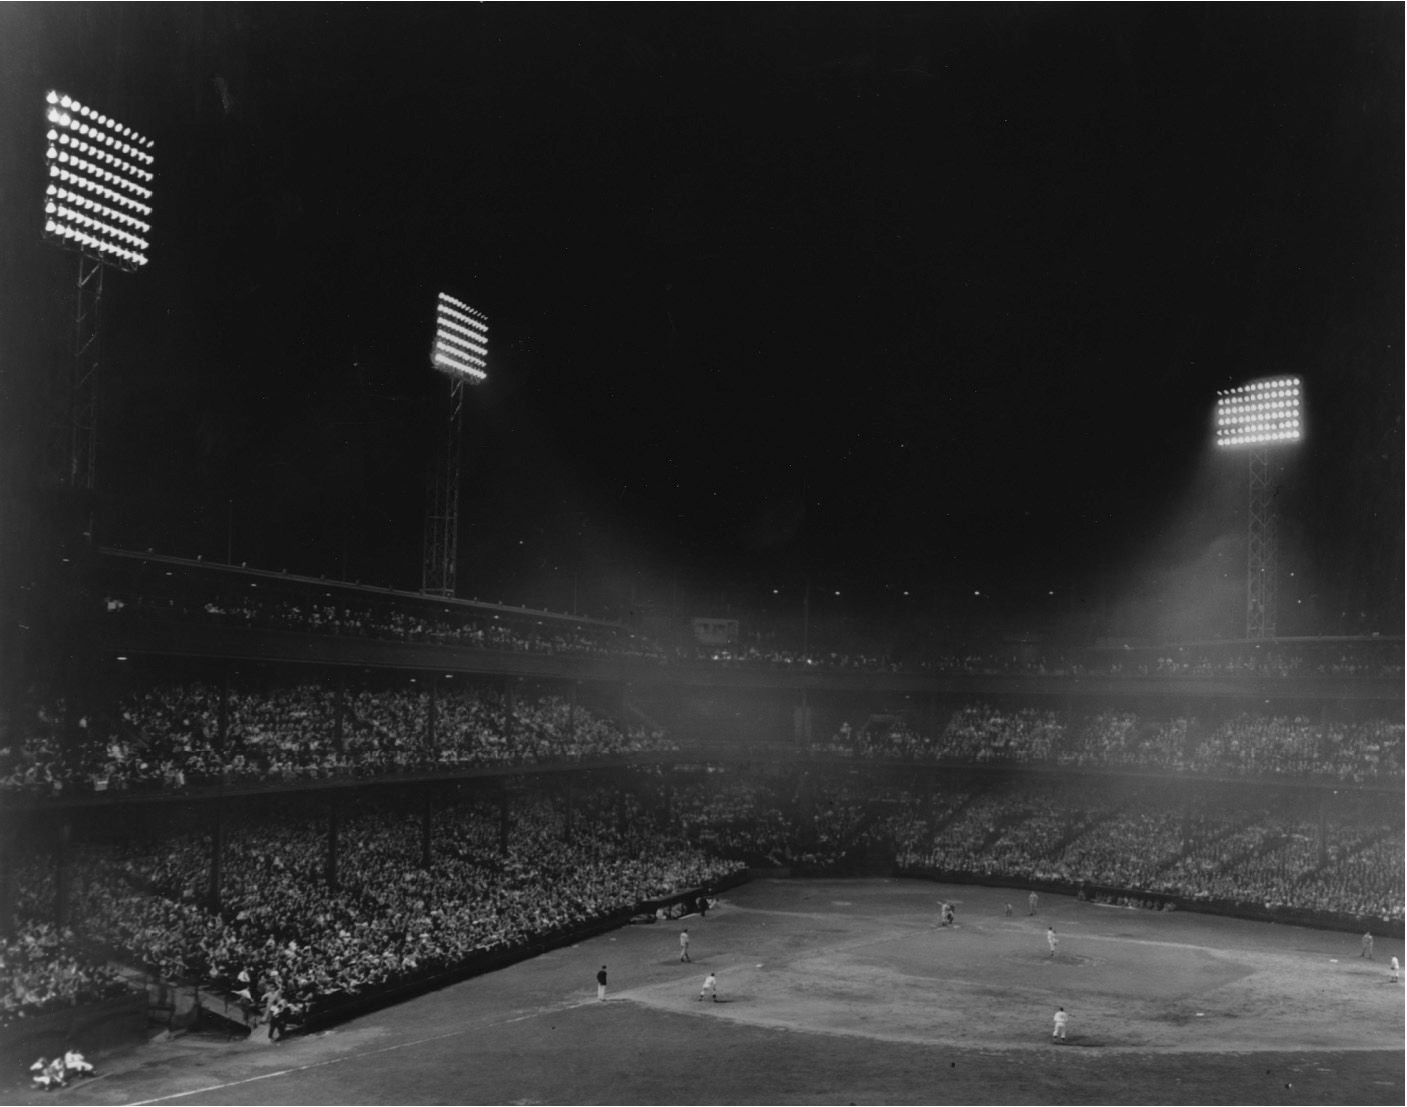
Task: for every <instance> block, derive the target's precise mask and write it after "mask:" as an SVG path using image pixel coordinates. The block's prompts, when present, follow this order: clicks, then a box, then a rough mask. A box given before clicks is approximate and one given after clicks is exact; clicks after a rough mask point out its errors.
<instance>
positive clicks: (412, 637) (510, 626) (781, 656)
mask: <svg viewBox="0 0 1407 1107" xmlns="http://www.w3.org/2000/svg"><path fill="white" fill-rule="evenodd" d="M113 567H114V568H120V567H126V568H130V567H131V566H130V565H127V564H125V563H122V564H121V565H119V564H118V563H114V566H113ZM212 573H215V570H213V569H212V568H211V567H209V566H200V567H194V566H185V567H182V568H179V569H178V568H175V567H174V565H173V567H172V569H170V570H168V571H166V572H165V573H164V574H162V575H159V576H155V577H148V578H146V580H145V581H142V582H140V583H138V582H134V581H133V580H132V579H123V578H122V574H121V573H118V574H117V575H116V576H114V577H113V579H112V580H111V581H110V582H109V586H108V590H107V592H106V593H105V594H103V595H102V596H101V599H100V600H98V601H97V606H98V609H99V610H100V611H102V612H105V613H106V614H107V615H108V616H109V617H110V618H113V619H126V620H140V619H158V620H170V619H173V618H175V619H181V620H194V621H198V622H204V623H210V624H216V625H224V626H236V627H247V628H259V629H269V630H289V631H296V632H302V633H314V634H329V635H344V636H350V637H358V638H380V639H386V640H391V641H399V642H414V643H436V644H442V645H451V646H457V647H465V648H471V649H484V650H494V651H500V652H510V653H535V654H553V655H564V656H609V657H619V658H625V659H632V660H635V661H640V662H648V663H651V664H664V663H667V662H668V663H672V664H686V665H717V666H723V667H748V668H770V669H780V670H788V671H793V670H816V671H846V670H859V671H868V672H903V673H929V674H986V675H997V674H1021V675H1035V676H1041V675H1044V676H1137V677H1170V678H1177V677H1272V678H1277V679H1291V678H1294V677H1301V676H1331V677H1342V678H1378V679H1381V678H1392V677H1401V676H1402V675H1403V673H1404V668H1403V652H1402V645H1401V642H1400V641H1389V640H1383V639H1362V640H1361V641H1358V642H1345V641H1344V640H1342V639H1323V640H1306V641H1302V642H1287V643H1275V644H1266V645H1263V646H1255V647H1250V646H1245V645H1241V644H1237V643H1227V644H1225V645H1217V644H1205V645H1196V646H1163V647H1151V646H1137V647H1131V648H1120V649H1115V648H1098V649H1075V648H1065V647H1060V648H1057V647H1055V646H1053V645H1051V644H1046V645H1044V646H1041V645H1036V644H1030V643H1021V644H1016V643H1013V644H1002V645H998V644H992V643H987V644H982V645H976V644H970V643H969V644H962V645H957V644H951V643H948V644H938V643H929V644H927V645H925V646H919V647H916V648H911V649H909V650H906V651H903V652H902V655H901V654H897V653H895V652H894V651H893V650H891V648H890V647H889V646H887V645H884V644H883V643H884V640H885V638H886V631H885V628H882V627H879V628H875V629H872V630H871V631H870V634H869V637H868V639H867V640H866V643H867V644H858V643H859V639H857V638H856V637H855V636H856V635H857V634H859V633H860V632H859V631H858V629H854V628H852V631H851V632H850V633H849V635H848V638H847V640H846V641H839V640H827V641H818V639H817V637H816V636H812V638H811V640H810V642H809V643H808V642H806V640H805V639H804V638H803V637H801V636H800V635H795V637H796V640H795V641H792V640H789V639H790V638H791V637H792V636H793V634H794V632H792V633H782V632H780V631H779V630H778V629H777V628H776V627H770V628H769V625H768V624H767V623H766V622H765V621H764V620H761V619H757V620H747V619H743V620H741V621H742V622H743V623H744V624H750V625H748V629H747V630H746V631H745V632H744V633H743V634H742V635H741V636H740V637H739V639H738V640H737V641H734V642H731V643H728V644H716V643H707V642H702V641H692V640H687V641H686V640H683V639H681V640H679V641H677V642H674V643H673V644H671V645H670V646H669V647H668V648H666V647H665V646H664V645H662V644H661V643H660V642H659V641H657V640H655V639H654V638H651V637H650V636H649V635H647V634H642V633H638V632H636V631H633V630H631V629H630V628H628V627H625V626H622V625H619V624H614V623H607V622H602V621H599V620H589V619H578V618H575V617H570V616H565V615H556V614H551V613H547V612H539V611H531V610H528V609H526V608H512V607H509V606H505V605H502V604H497V605H492V604H477V603H458V602H456V603H445V602H441V601H437V600H436V599H434V598H433V597H429V596H423V595H416V594H411V593H389V592H386V593H383V592H381V591H380V590H374V589H365V588H361V587H352V586H348V585H346V584H337V585H335V586H334V585H328V584H326V583H323V582H316V581H312V580H306V581H304V580H302V579H301V578H290V579H288V580H283V579H280V578H277V577H274V578H273V579H268V578H269V577H270V574H257V575H256V574H241V573H239V572H238V571H235V570H229V569H225V568H224V567H220V568H219V571H218V573H215V575H211V574H212ZM230 574H232V575H230ZM168 578H170V579H169V580H168ZM677 629H680V630H682V629H683V628H682V627H680V628H677ZM823 637H829V638H831V639H834V638H835V635H830V636H823Z"/></svg>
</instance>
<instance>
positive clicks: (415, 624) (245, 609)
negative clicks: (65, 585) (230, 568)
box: [101, 583, 664, 662]
mask: <svg viewBox="0 0 1407 1107" xmlns="http://www.w3.org/2000/svg"><path fill="white" fill-rule="evenodd" d="M101 610H102V611H103V612H104V613H105V614H106V615H107V616H108V617H110V618H112V619H122V620H142V619H156V620H170V619H180V620H190V621H195V622H201V623H207V624H211V625H216V626H232V627H240V628H246V629H261V630H289V631H298V632H301V633H311V634H330V635H344V636H348V637H356V638H380V639H386V640H389V641H396V642H412V643H435V644H439V645H449V646H457V647H464V648H468V649H482V650H496V651H499V652H509V653H535V654H557V655H569V656H608V657H627V658H634V659H636V660H642V661H652V662H659V661H662V660H663V659H664V653H663V651H662V650H661V649H660V647H659V645H658V644H657V643H655V642H654V641H652V640H651V639H649V638H647V637H645V636H643V635H639V634H635V633H633V632H631V631H629V630H627V629H625V628H624V627H618V626H613V625H608V624H604V623H589V622H584V621H580V620H568V619H567V618H564V617H553V616H550V615H547V614H546V613H537V612H530V611H527V610H524V611H523V612H522V613H521V614H519V613H517V612H512V613H503V612H498V611H492V610H489V609H486V608H479V607H471V606H467V605H466V606H458V605H455V606H451V605H448V604H444V603H440V604H436V603H435V601H433V600H424V599H420V598H414V599H412V598H410V597H406V598H404V599H400V600H399V601H397V602H394V603H393V602H388V601H387V600H386V599H385V598H383V597H380V596H372V595H362V594H358V593H356V592H346V593H339V594H338V595H337V597H336V598H333V596H332V594H331V593H329V594H327V595H325V596H323V597H321V598H318V597H313V596H312V595H309V596H307V597H303V598H298V599H293V598H289V597H287V596H278V595H270V594H261V593H260V592H259V591H258V589H257V583H255V584H251V585H246V586H245V587H243V588H230V589H229V590H226V591H223V592H221V593H220V594H218V595H215V596H213V597H208V598H206V597H202V598H188V597H183V596H157V595H134V594H128V595H106V596H104V597H103V599H102V602H101Z"/></svg>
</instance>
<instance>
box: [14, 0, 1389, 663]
mask: <svg viewBox="0 0 1407 1107" xmlns="http://www.w3.org/2000/svg"><path fill="white" fill-rule="evenodd" d="M0 69H3V71H4V72H3V75H0V82H3V85H0V92H2V93H3V97H2V98H0V103H2V104H3V108H0V111H3V119H0V129H3V142H4V146H3V148H2V149H0V155H3V161H4V163H5V168H4V170H3V173H4V176H3V187H4V193H3V213H2V214H0V221H3V235H4V237H3V240H0V246H2V247H3V248H4V253H5V258H4V260H3V262H0V265H3V269H0V274H3V279H4V282H5V283H4V286H3V287H4V289H5V291H6V293H7V295H6V303H7V307H6V309H5V316H4V318H5V323H6V327H5V332H6V334H5V337H4V338H3V339H0V341H3V342H5V343H6V348H5V360H6V364H7V368H6V370H5V375H6V380H5V392H4V394H3V398H4V399H5V401H6V402H7V404H8V407H9V411H10V414H9V415H8V416H7V419H8V420H10V421H11V423H12V425H15V426H27V427H33V426H37V425H38V424H39V423H40V422H41V421H42V420H41V418H40V416H39V415H38V414H36V413H39V412H40V411H41V409H40V407H39V406H38V405H39V400H38V399H37V397H38V396H39V394H40V389H39V387H38V385H37V384H35V381H36V380H38V379H40V378H41V377H42V376H43V374H44V373H46V372H48V371H51V369H52V367H53V366H55V365H60V364H61V363H62V361H61V357H60V356H59V353H58V346H57V339H55V337H54V336H55V335H56V334H60V333H61V332H62V327H63V320H64V318H65V315H64V312H65V310H66V309H65V306H64V302H63V297H64V295H65V294H66V292H67V283H68V282H70V281H71V277H72V272H73V260H72V258H71V256H68V255H65V254H63V253H61V252H60V251H57V250H55V249H53V248H52V247H51V246H49V245H48V244H46V243H44V242H43V241H42V240H41V238H40V236H39V234H38V226H39V215H38V199H37V198H38V196H39V194H40V192H42V178H41V176H40V174H41V165H42V149H41V146H40V139H41V137H42V132H41V128H40V124H39V118H40V111H39V100H40V97H41V95H42V92H43V90H44V89H45V88H47V87H50V86H58V87H61V88H63V89H65V90H67V91H71V92H73V93H74V94H75V95H78V96H80V97H81V98H83V99H85V100H87V101H89V102H92V103H94V104H95V105H98V106H100V107H101V106H102V105H104V104H106V105H108V107H107V108H106V109H105V110H108V111H110V112H111V114H113V115H115V116H117V117H118V118H120V119H123V120H127V121H130V122H132V123H133V124H134V125H139V126H141V127H144V128H145V129H146V130H148V131H149V132H150V133H152V134H153V135H154V136H155V137H156V138H157V140H158V155H159V160H158V163H157V166H156V168H157V171H158V180H157V189H158V191H157V198H156V200H155V201H154V204H155V207H156V214H155V217H154V220H153V222H154V224H155V230H154V231H153V235H152V239H153V250H152V254H153V262H152V264H151V265H150V267H149V269H148V271H147V272H144V273H142V274H141V275H140V276H130V275H127V274H121V273H117V274H112V275H111V276H110V277H109V280H108V284H107V290H106V298H105V302H104V310H105V315H104V323H103V326H104V331H103V340H104V354H105V363H104V369H103V372H104V377H103V400H102V413H101V427H102V430H101V447H100V449H101V453H100V457H99V467H98V479H99V485H100V492H101V496H102V518H103V520H104V522H103V526H102V534H103V535H104V540H105V541H108V542H111V543H113V544H119V545H127V546H138V547H142V548H145V547H148V546H150V547H154V548H156V549H158V550H160V551H163V552H170V553H178V554H195V553H203V554H204V555H205V556H207V557H211V558H216V559H222V558H223V557H224V556H225V552H226V548H227V543H228V544H229V545H230V547H231V548H232V550H233V554H234V560H236V561H241V560H248V561H249V562H250V563H251V564H258V565H260V566H263V567H288V568H289V569H291V570H295V571H305V572H306V571H311V572H314V573H316V572H323V571H326V572H327V573H328V575H341V573H342V571H343V567H344V566H345V570H346V573H347V575H348V576H350V577H355V578H360V579H371V580H377V581H384V582H388V583H389V582H394V583H396V584H398V585H404V586H412V587H413V586H415V585H417V584H418V581H419V565H420V538H421V527H422V517H423V509H424V494H423V486H424V472H425V467H426V464H427V461H428V454H429V444H430V443H431V442H432V441H433V439H434V437H435V434H436V433H437V432H436V430H435V428H436V426H437V423H436V419H437V418H439V417H440V415H441V413H442V412H443V411H444V405H445V388H446V386H445V385H444V382H443V381H442V380H441V379H440V378H437V377H435V376H434V375H433V374H432V373H431V372H430V370H429V368H428V345H429V340H430V332H431V328H432V324H433V305H434V296H435V293H436V292H437V291H438V290H439V289H441V288H445V289H448V290H451V291H453V292H455V293H456V294H458V295H460V296H461V297H462V298H463V299H465V300H467V301H468V302H469V303H471V304H474V305H475V306H477V307H479V308H481V309H482V310H483V311H485V312H487V313H488V315H489V317H490V321H491V327H492V343H491V363H492V367H491V372H492V379H491V381H490V383H489V384H487V385H486V386H484V387H483V388H480V389H477V390H475V391H474V392H473V393H472V394H471V396H470V405H469V415H468V418H467V422H466V428H465V432H466V433H465V438H466V447H467V448H466V452H465V457H464V469H463V472H464V497H463V502H462V508H461V510H462V514H463V518H464V522H465V530H464V536H463V539H462V544H461V550H462V553H463V561H462V564H461V569H460V591H461V593H462V594H466V595H480V596H483V597H485V598H491V599H497V598H500V597H501V598H504V599H508V600H513V601H517V600H523V601H526V602H534V603H537V602H542V603H547V604H549V605H551V606H554V607H562V606H565V601H564V596H565V595H566V591H565V590H566V589H568V588H569V585H568V584H566V583H564V582H565V581H567V579H568V578H569V576H570V574H571V573H572V572H573V571H575V572H576V573H577V574H578V576H579V578H580V580H581V582H582V587H583V588H584V589H587V588H593V587H594V588H596V589H597V590H598V592H600V594H601V595H607V594H612V593H613V590H614V592H619V591H620V590H622V589H624V588H627V587H629V585H630V584H631V583H633V584H634V585H635V586H636V588H637V589H638V590H639V592H640V594H641V595H646V596H648V595H661V594H662V590H668V589H672V588H673V583H674V581H675V579H676V578H677V579H678V581H679V587H680V588H682V589H683V590H684V591H685V592H686V594H689V595H691V596H699V597H702V596H705V595H707V596H713V595H714V594H715V592H714V590H716V589H719V588H723V587H727V588H728V590H729V592H730V594H731V595H732V596H734V597H735V598H737V599H738V600H739V601H740V602H751V600H750V597H754V596H764V595H770V589H771V587H774V586H777V587H780V588H781V589H782V590H783V591H784V592H785V591H786V590H795V589H796V588H797V587H798V586H799V582H800V581H801V580H802V579H803V578H809V579H811V580H812V581H813V582H816V584H817V587H818V588H820V587H821V586H825V587H826V588H830V589H832V590H837V589H838V590H843V591H844V592H846V593H847V594H848V595H855V594H857V593H858V594H860V595H861V596H867V597H871V598H872V599H873V600H874V602H878V600H879V599H880V598H883V597H886V596H887V597H889V598H891V599H892V598H893V597H894V596H896V595H897V594H900V593H902V591H906V590H907V591H910V592H911V594H912V596H913V603H915V604H916V605H930V607H931V608H932V609H934V610H951V609H952V605H953V604H955V603H957V602H958V601H957V600H956V599H955V597H968V596H970V595H971V594H972V593H973V592H974V591H984V592H985V593H986V594H987V595H988V596H991V597H994V598H995V599H994V603H995V607H994V610H995V609H996V608H1000V609H1001V610H1002V611H1003V612H1005V613H1012V612H1023V611H1028V610H1029V611H1033V612H1034V611H1039V610H1046V611H1047V613H1048V609H1050V608H1051V607H1054V608H1056V609H1058V610H1060V611H1064V612H1073V611H1075V610H1077V609H1079V610H1082V611H1083V610H1089V609H1093V608H1098V609H1099V610H1100V611H1101V612H1103V613H1104V615H1105V616H1106V618H1107V620H1109V626H1108V629H1119V630H1123V631H1135V630H1136V631H1140V632H1147V633H1155V632H1156V633H1171V634H1176V635H1177V636H1179V637H1193V638H1195V637H1202V636H1205V635H1210V634H1213V633H1218V634H1221V633H1235V632H1236V631H1235V624H1236V622H1237V619H1238V617H1239V616H1238V610H1237V605H1238V604H1243V602H1244V601H1243V600H1242V599H1240V598H1238V597H1237V596H1236V594H1235V592H1234V589H1235V588H1236V587H1238V586H1243V583H1244V557H1245V554H1244V526H1245V521H1244V512H1245V497H1246V489H1245V484H1246V477H1245V462H1244V459H1243V458H1231V457H1217V456H1213V451H1212V447H1211V445H1210V440H1211V436H1210V430H1209V417H1210V410H1211V404H1212V402H1213V400H1214V397H1215V391H1216V389H1218V388H1222V387H1228V386H1230V385H1234V384H1238V383H1241V382H1243V381H1245V380H1247V379H1251V378H1253V377H1256V376H1263V375H1270V374H1277V373H1286V372H1290V373H1297V374H1300V375H1301V376H1302V377H1303V378H1304V380H1305V385H1306V391H1307V395H1308V403H1309V412H1308V422H1309V430H1310V437H1309V439H1308V441H1307V442H1306V443H1305V444H1304V445H1303V446H1302V447H1301V448H1300V449H1299V450H1298V451H1297V453H1296V454H1295V456H1294V457H1293V458H1290V459H1287V464H1286V468H1285V471H1284V474H1283V480H1282V484H1281V492H1280V519H1281V533H1282V539H1281V552H1280V559H1281V568H1282V571H1283V574H1284V575H1283V578H1282V579H1283V580H1284V584H1283V585H1282V589H1281V605H1282V606H1281V611H1282V614H1281V629H1282V632H1286V633H1313V632H1326V633H1336V632H1340V631H1348V632H1357V631H1360V630H1365V629H1368V630H1379V631H1382V632H1384V633H1401V630H1402V602H1403V601H1402V569H1403V467H1402V462H1403V438H1402V413H1403V403H1404V400H1403V360H1402V345H1401V343H1402V337H1403V300H1404V288H1403V279H1402V277H1403V265H1402V262H1403V161H1404V157H1403V133H1404V123H1403V82H1404V73H1403V9H1402V7H1401V5H1397V4H1390V5H1389V4H1384V5H1361V6H1359V5H1331V6H1318V5H1284V6H1281V5H1255V6H1248V7H1239V6H1232V5H1210V6H1194V5H1178V6H1174V7H1169V8H1164V7H1159V6H1154V5H1141V4H1140V5H1130V6H1116V5H1099V6H1092V7H1067V6H1060V5H1035V6H1026V5H992V6H987V5H962V6H956V7H942V6H930V5H924V6H913V7H904V8H888V7H884V6H881V5H877V4H867V5H862V6H856V7H848V6H830V5H827V6H815V7H806V6H792V5H777V6H768V7H754V6H744V5H736V6H728V7H718V8H713V7H695V6H688V7H685V6H660V7H652V6H645V5H633V6H614V5H591V6H574V7H566V8H564V7H558V6H555V5H532V6H521V7H520V6H484V5H477V6H467V5H454V6H450V5H437V6H434V7H424V8H421V7H415V6H411V5H394V6H385V7H376V8H366V7H362V6H354V5H349V6H345V7H314V6H291V5H289V6H270V7H262V6H245V5H230V6H216V5H199V6H197V5H172V6H161V7H157V6H151V7H147V6H129V5H111V6H89V5H86V4H69V5H53V6H40V5H29V4H22V5H7V6H5V8H4V9H3V10H0ZM26 104H32V105H33V109H32V110H31V109H30V108H28V107H26V106H25V105H26ZM18 437H19V438H23V437H24V436H18ZM10 456H14V455H10ZM231 531H232V537H231V534H230V533H229V532H231ZM1291 572H1293V573H1294V574H1295V576H1294V577H1293V578H1291V577H1290V576H1289V573H1291ZM886 588H888V590H889V591H888V592H886V591H885V590H886ZM1051 592H1054V593H1056V598H1054V599H1053V600H1052V599H1050V597H1049V595H1048V594H1049V593H1051ZM1067 598H1068V600H1069V603H1068V604H1066V603H1065V600H1066V599H1067ZM688 602H691V603H697V604H700V605H702V604H707V603H714V604H715V605H716V603H717V602H718V601H717V600H716V599H702V598H699V599H697V600H694V599H690V600H689V601H688ZM779 602H780V601H779ZM927 609H929V607H925V608H924V610H927ZM1228 612H1230V614H1229V615H1228V614H1227V613H1228ZM1032 617H1033V618H1034V616H1032Z"/></svg>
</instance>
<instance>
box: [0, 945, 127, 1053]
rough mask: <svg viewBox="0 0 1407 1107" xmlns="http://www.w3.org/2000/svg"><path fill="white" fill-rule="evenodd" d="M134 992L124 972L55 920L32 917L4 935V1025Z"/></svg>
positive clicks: (0, 963) (0, 982)
mask: <svg viewBox="0 0 1407 1107" xmlns="http://www.w3.org/2000/svg"><path fill="white" fill-rule="evenodd" d="M129 992H130V988H129V987H128V985H127V983H126V982H125V981H124V980H123V978H122V976H121V974H119V973H118V972H117V971H115V970H114V969H112V968H110V967H109V966H108V965H107V964H106V962H104V961H103V960H102V959H101V958H95V957H93V956H92V955H91V954H90V953H89V952H88V951H86V950H84V949H82V948H80V947H79V946H78V944H77V943H76V942H75V940H74V936H73V934H72V932H70V931H64V932H60V931H59V929H58V928H57V927H55V926H54V925H53V924H52V923H47V922H40V921H35V920H32V919H31V920H29V921H27V922H25V923H24V924H23V925H22V926H20V927H19V928H18V929H17V930H16V933H15V936H14V937H13V938H11V939H9V940H8V941H6V940H0V1028H4V1027H6V1026H9V1025H10V1024H11V1023H15V1022H19V1021H20V1020H22V1019H32V1018H36V1017H38V1016H40V1015H47V1014H49V1013H51V1012H53V1011H59V1010H62V1009H64V1008H68V1007H81V1006H84V1005H87V1004H90V1003H98V1002H101V1001H102V1000H105V999H112V998H115V997H118V996H123V995H127V994H128V993H129Z"/></svg>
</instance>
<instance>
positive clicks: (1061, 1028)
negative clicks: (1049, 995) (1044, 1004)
mask: <svg viewBox="0 0 1407 1107" xmlns="http://www.w3.org/2000/svg"><path fill="white" fill-rule="evenodd" d="M1069 1021H1070V1016H1069V1015H1067V1014H1066V1013H1065V1008H1063V1007H1059V1008H1057V1009H1056V1012H1055V1029H1054V1030H1052V1031H1051V1032H1050V1040H1051V1041H1053V1042H1063V1041H1064V1040H1065V1024H1066V1023H1067V1022H1069Z"/></svg>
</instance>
